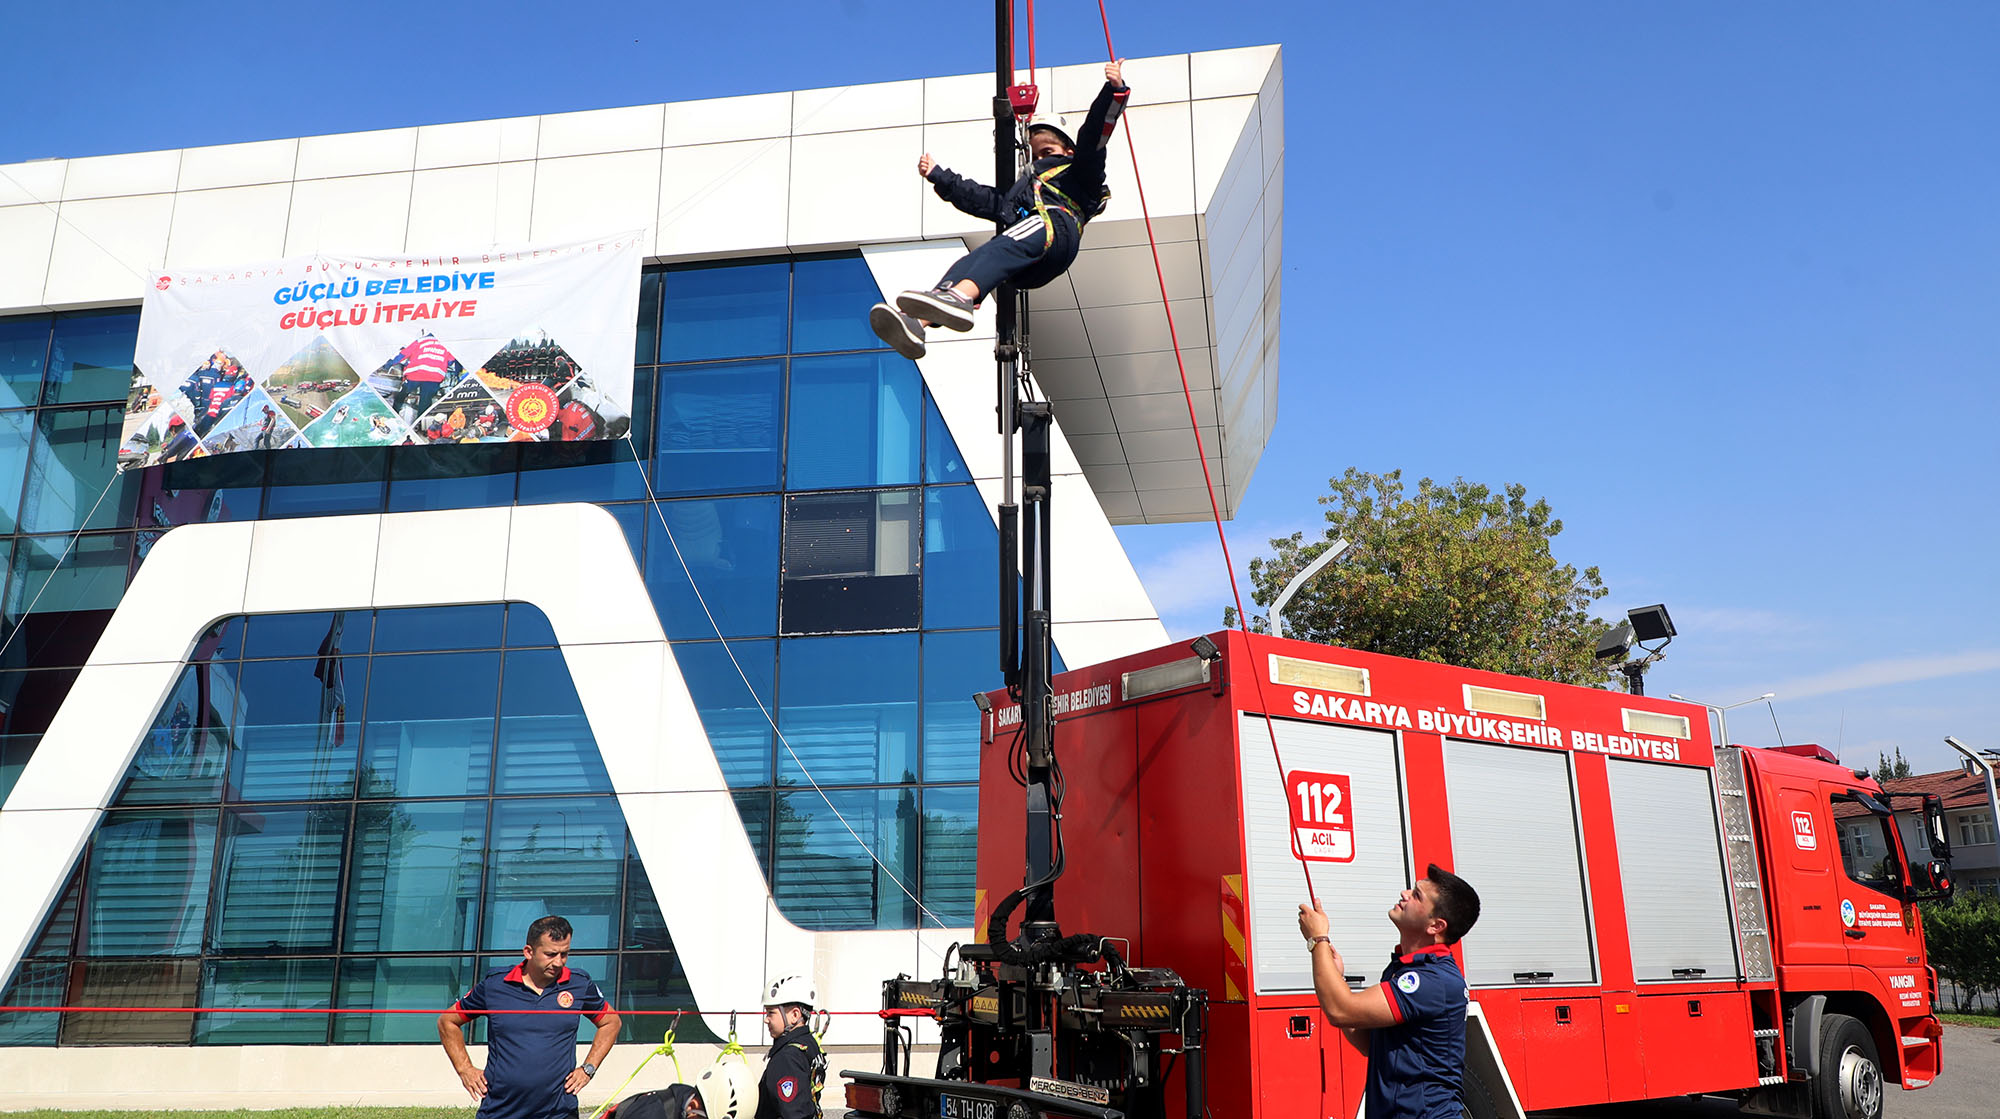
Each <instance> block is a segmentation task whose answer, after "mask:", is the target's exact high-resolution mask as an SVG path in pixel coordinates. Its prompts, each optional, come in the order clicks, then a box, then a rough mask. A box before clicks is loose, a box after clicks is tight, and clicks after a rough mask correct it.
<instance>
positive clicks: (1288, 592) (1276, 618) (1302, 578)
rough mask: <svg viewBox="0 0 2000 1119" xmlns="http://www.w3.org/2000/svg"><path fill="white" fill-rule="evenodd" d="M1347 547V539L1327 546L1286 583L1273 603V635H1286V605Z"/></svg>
mask: <svg viewBox="0 0 2000 1119" xmlns="http://www.w3.org/2000/svg"><path fill="white" fill-rule="evenodd" d="M1347 547H1348V545H1347V541H1346V539H1345V538H1342V539H1340V540H1336V541H1334V542H1333V543H1332V544H1329V545H1327V549H1326V551H1324V552H1321V553H1320V554H1319V555H1317V556H1315V557H1313V561H1312V562H1311V563H1309V564H1307V565H1306V566H1305V568H1304V569H1303V570H1301V571H1300V572H1299V573H1298V574H1297V575H1294V576H1292V581H1291V582H1289V583H1286V584H1285V589H1284V590H1282V591H1279V592H1278V597H1277V599H1276V600H1274V601H1273V602H1272V603H1271V632H1272V633H1274V634H1276V635H1277V636H1279V637H1283V636H1284V635H1285V606H1286V604H1287V603H1289V602H1291V601H1292V596H1293V595H1294V594H1297V593H1298V590H1299V588H1300V587H1302V586H1305V583H1306V580H1307V579H1310V578H1312V577H1313V576H1315V575H1317V574H1319V573H1320V571H1321V570H1322V569H1323V568H1325V567H1326V565H1327V564H1329V563H1332V562H1333V561H1334V560H1336V559H1339V558H1340V553H1342V552H1344V551H1346V550H1347Z"/></svg>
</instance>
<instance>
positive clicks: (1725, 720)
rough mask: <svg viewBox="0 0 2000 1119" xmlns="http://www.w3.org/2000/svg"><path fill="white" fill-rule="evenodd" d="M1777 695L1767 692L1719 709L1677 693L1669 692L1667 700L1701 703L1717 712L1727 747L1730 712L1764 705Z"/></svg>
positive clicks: (1720, 730) (1717, 722) (1711, 704)
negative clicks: (1750, 706) (1759, 704)
mask: <svg viewBox="0 0 2000 1119" xmlns="http://www.w3.org/2000/svg"><path fill="white" fill-rule="evenodd" d="M1777 694H1778V693H1776V692H1765V693H1764V694H1763V695H1760V696H1757V697H1755V698H1753V699H1740V700H1737V701H1736V702H1735V703H1725V704H1722V705H1721V706H1719V707H1718V706H1716V705H1715V704H1713V703H1702V701H1701V700H1698V699H1689V698H1688V697H1686V696H1684V695H1681V694H1679V693H1677V692H1668V693H1667V698H1668V699H1678V700H1680V701H1681V702H1683V703H1701V705H1702V706H1703V707H1706V708H1708V709H1709V710H1710V711H1713V712H1715V723H1716V729H1717V730H1718V731H1719V732H1720V737H1721V738H1722V745H1724V746H1727V745H1729V715H1728V712H1729V711H1730V710H1732V709H1734V708H1737V707H1748V706H1749V705H1750V704H1753V703H1763V702H1764V701H1765V700H1768V699H1772V698H1774V697H1776V696H1777Z"/></svg>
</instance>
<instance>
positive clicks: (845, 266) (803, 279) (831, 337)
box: [792, 256, 882, 354]
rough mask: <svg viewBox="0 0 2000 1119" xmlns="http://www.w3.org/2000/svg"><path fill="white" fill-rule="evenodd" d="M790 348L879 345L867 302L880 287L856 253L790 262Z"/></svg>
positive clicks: (879, 292) (874, 298)
mask: <svg viewBox="0 0 2000 1119" xmlns="http://www.w3.org/2000/svg"><path fill="white" fill-rule="evenodd" d="M792 292H793V294H792V352H793V353H798V354H807V353H819V352H822V351H826V350H879V349H881V348H882V341H881V339H879V338H876V337H875V332H874V331H873V330H871V329H869V326H868V308H870V307H872V306H874V305H875V304H877V303H880V302H882V289H881V287H879V286H878V285H877V284H876V283H875V274H874V273H873V272H871V271H869V270H868V262H867V261H866V260H863V259H862V258H861V257H858V256H839V257H822V258H820V259H817V260H810V259H809V260H800V261H798V262H796V263H794V264H793V265H792Z"/></svg>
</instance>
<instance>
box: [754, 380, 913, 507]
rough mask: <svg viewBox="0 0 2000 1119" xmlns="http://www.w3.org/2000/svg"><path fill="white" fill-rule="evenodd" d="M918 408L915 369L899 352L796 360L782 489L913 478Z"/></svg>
mask: <svg viewBox="0 0 2000 1119" xmlns="http://www.w3.org/2000/svg"><path fill="white" fill-rule="evenodd" d="M922 407H923V401H922V399H921V394H920V393H919V392H918V379H917V367H916V366H915V365H912V364H911V363H910V362H909V360H908V359H906V358H903V357H901V356H899V355H897V354H893V353H873V354H843V355H839V356H836V357H811V358H795V359H794V360H793V361H792V392H791V427H790V432H791V434H790V437H789V440H788V442H787V444H786V455H785V486H786V488H787V489H794V490H814V489H833V488H836V487H841V486H895V485H909V484H911V483H914V482H916V481H917V476H918V472H919V470H920V469H921V467H922V465H923V464H922V462H921V460H920V458H919V453H920V450H921V448H920V446H919V444H920V442H921V435H922V423H923V414H922Z"/></svg>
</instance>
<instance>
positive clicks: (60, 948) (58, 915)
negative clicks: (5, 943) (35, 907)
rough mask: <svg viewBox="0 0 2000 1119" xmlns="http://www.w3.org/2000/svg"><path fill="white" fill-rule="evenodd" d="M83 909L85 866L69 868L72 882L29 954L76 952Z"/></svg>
mask: <svg viewBox="0 0 2000 1119" xmlns="http://www.w3.org/2000/svg"><path fill="white" fill-rule="evenodd" d="M85 861H86V862H87V861H88V860H85ZM82 912H83V866H82V865H79V866H78V867H77V868H76V869H75V870H73V871H70V875H69V885H67V886H65V887H63V892H62V896H60V897H58V898H57V899H56V903H55V905H54V906H53V907H51V908H50V910H49V919H48V920H47V921H45V922H43V924H42V935H40V936H38V937H36V938H35V942H34V943H33V944H31V945H29V946H28V956H29V957H30V958H31V959H32V958H38V957H55V958H60V957H63V956H67V955H69V954H70V953H71V952H73V951H75V949H76V930H77V919H78V915H79V914H81V913H82ZM13 1005H19V1004H18V1003H17V1004H13Z"/></svg>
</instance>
